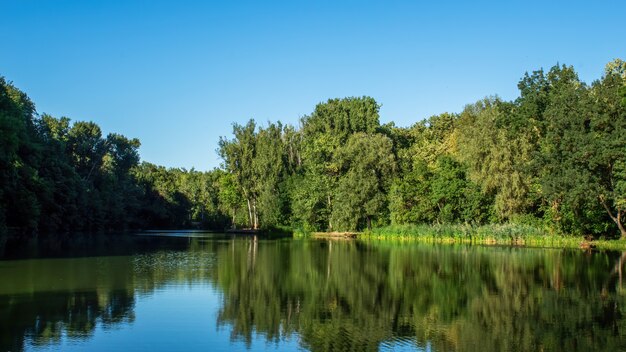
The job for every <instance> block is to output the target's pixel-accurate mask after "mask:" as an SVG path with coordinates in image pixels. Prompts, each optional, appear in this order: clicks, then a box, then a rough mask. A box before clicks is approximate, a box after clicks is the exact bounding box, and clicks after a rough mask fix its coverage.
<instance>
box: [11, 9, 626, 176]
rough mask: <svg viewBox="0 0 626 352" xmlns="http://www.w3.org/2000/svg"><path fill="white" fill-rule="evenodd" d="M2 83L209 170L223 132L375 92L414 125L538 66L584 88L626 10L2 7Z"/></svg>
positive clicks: (621, 45)
mask: <svg viewBox="0 0 626 352" xmlns="http://www.w3.org/2000/svg"><path fill="white" fill-rule="evenodd" d="M0 13H1V14H2V20H1V21H0V43H1V44H0V47H1V49H0V75H2V76H4V77H5V78H6V79H7V80H10V81H13V83H14V84H15V85H16V86H17V87H19V88H20V89H22V90H24V91H25V92H26V93H27V94H28V95H29V96H30V97H31V98H32V99H33V101H34V102H35V103H36V105H37V110H38V112H39V113H43V112H46V113H50V114H52V115H54V116H57V117H60V116H67V117H69V118H71V119H72V120H74V121H78V120H90V121H94V122H96V123H98V124H99V125H100V126H101V127H102V129H103V131H104V133H108V132H118V133H121V134H124V135H126V136H128V137H137V138H139V139H140V140H141V142H142V147H141V149H140V152H141V156H142V160H146V161H150V162H153V163H157V164H161V165H165V166H171V167H186V168H191V167H195V168H196V169H199V170H208V169H211V168H213V167H216V166H218V165H219V163H220V160H219V158H218V156H217V154H216V153H215V149H216V148H217V141H218V139H219V136H230V132H231V123H232V122H239V123H245V122H246V121H247V120H248V119H250V118H254V119H255V120H257V121H258V122H261V123H265V122H267V121H269V120H271V121H276V120H280V121H283V122H287V123H293V124H297V122H298V119H299V118H300V117H301V116H303V115H307V114H310V113H311V112H312V111H313V109H314V107H315V104H317V103H318V102H320V101H325V100H327V99H328V98H333V97H346V96H362V95H369V96H372V97H374V98H375V99H376V100H377V101H378V102H379V103H380V104H382V108H381V122H388V121H395V122H396V124H397V125H400V126H409V125H411V124H413V123H415V122H417V121H419V120H422V119H424V118H426V117H428V116H431V115H433V114H438V113H442V112H458V111H460V110H461V109H462V108H463V106H464V105H465V104H468V103H472V102H474V101H476V100H477V99H480V98H482V97H484V96H488V95H493V94H498V95H500V96H501V97H503V98H505V99H513V98H515V97H516V96H517V88H516V84H517V82H518V80H519V79H520V77H521V76H522V75H523V74H524V72H526V71H532V70H535V69H538V68H541V67H544V68H550V67H551V66H553V65H554V64H556V63H557V62H559V63H565V64H568V65H573V66H574V67H575V68H576V70H577V71H578V72H579V75H580V77H581V78H582V79H583V80H584V81H587V82H591V81H592V80H594V79H597V78H599V77H600V76H601V75H602V72H603V68H604V65H605V64H606V63H607V62H609V61H611V60H612V59H614V58H617V57H620V58H623V59H626V24H625V14H626V1H623V0H621V1H584V2H583V1H580V2H579V1H492V2H487V1H472V2H470V1H456V2H454V1H377V2H368V1H298V0H291V1H223V2H219V3H218V2H215V3H212V2H206V1H184V0H179V1H155V0H145V1H130V0H128V1H114V0H109V1H87V0H80V1H63V0H54V1H53V0H39V1H34V0H13V1H11V0H0Z"/></svg>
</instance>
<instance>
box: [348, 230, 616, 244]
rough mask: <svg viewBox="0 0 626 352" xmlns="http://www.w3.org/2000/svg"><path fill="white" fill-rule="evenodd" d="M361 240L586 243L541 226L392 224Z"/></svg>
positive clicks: (604, 241)
mask: <svg viewBox="0 0 626 352" xmlns="http://www.w3.org/2000/svg"><path fill="white" fill-rule="evenodd" d="M359 238H361V239H370V240H390V241H419V242H428V243H472V244H497V245H518V246H520V245H522V246H530V247H563V248H578V247H580V245H581V243H582V242H584V239H583V237H582V236H566V235H562V234H558V233H554V232H551V231H547V230H545V229H542V228H539V227H535V226H531V225H520V224H495V225H484V226H472V225H395V226H394V225H392V226H386V227H381V228H376V229H372V230H371V231H366V232H363V233H361V234H359ZM592 243H593V245H594V246H595V248H598V249H611V250H626V241H625V240H597V241H593V242H592Z"/></svg>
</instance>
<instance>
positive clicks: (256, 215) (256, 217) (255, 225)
mask: <svg viewBox="0 0 626 352" xmlns="http://www.w3.org/2000/svg"><path fill="white" fill-rule="evenodd" d="M252 209H253V212H252V213H253V215H254V229H255V230H256V229H258V228H259V214H258V213H257V210H256V199H254V200H253V201H252Z"/></svg>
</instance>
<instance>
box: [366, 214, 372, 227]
mask: <svg viewBox="0 0 626 352" xmlns="http://www.w3.org/2000/svg"><path fill="white" fill-rule="evenodd" d="M367 229H368V230H370V231H372V218H370V216H369V215H368V216H367Z"/></svg>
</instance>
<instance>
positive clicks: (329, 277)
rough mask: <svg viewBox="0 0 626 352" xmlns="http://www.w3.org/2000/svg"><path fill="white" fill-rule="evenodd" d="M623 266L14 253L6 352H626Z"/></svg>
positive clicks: (209, 240) (316, 248)
mask: <svg viewBox="0 0 626 352" xmlns="http://www.w3.org/2000/svg"><path fill="white" fill-rule="evenodd" d="M70 243H71V245H70ZM622 260H623V256H622V255H621V253H615V252H584V251H580V250H560V249H532V248H511V247H481V246H435V245H421V244H402V245H400V244H389V243H368V242H357V241H335V242H329V241H325V240H291V239H283V240H260V239H255V238H253V237H245V238H233V237H231V236H228V235H223V234H211V235H202V234H198V233H193V234H192V236H191V237H186V236H184V234H180V233H179V234H171V233H169V234H158V233H156V234H154V233H153V234H150V235H140V236H114V237H106V238H90V239H85V240H81V241H73V242H64V241H55V242H50V243H47V244H45V243H39V245H37V246H30V247H25V248H23V249H17V248H15V247H12V246H10V245H7V247H6V248H5V249H4V257H3V259H2V260H1V261H0V283H1V284H0V351H20V350H25V351H53V350H59V351H113V350H135V351H172V350H185V351H194V350H197V351H206V350H211V351H233V350H235V351H236V350H241V351H246V350H251V351H265V350H269V351H273V350H280V351H285V350H302V351H309V350H310V351H377V350H383V351H475V350H480V351H485V352H486V351H538V350H546V351H552V350H555V351H558V350H563V351H577V350H578V351H589V350H597V351H618V350H626V333H625V331H626V317H625V316H624V314H625V313H626V309H625V308H624V307H625V303H626V295H625V292H626V291H624V289H623V285H622V282H621V281H622V280H621V272H622V269H623V267H622V266H621V265H620V264H621V263H622Z"/></svg>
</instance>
